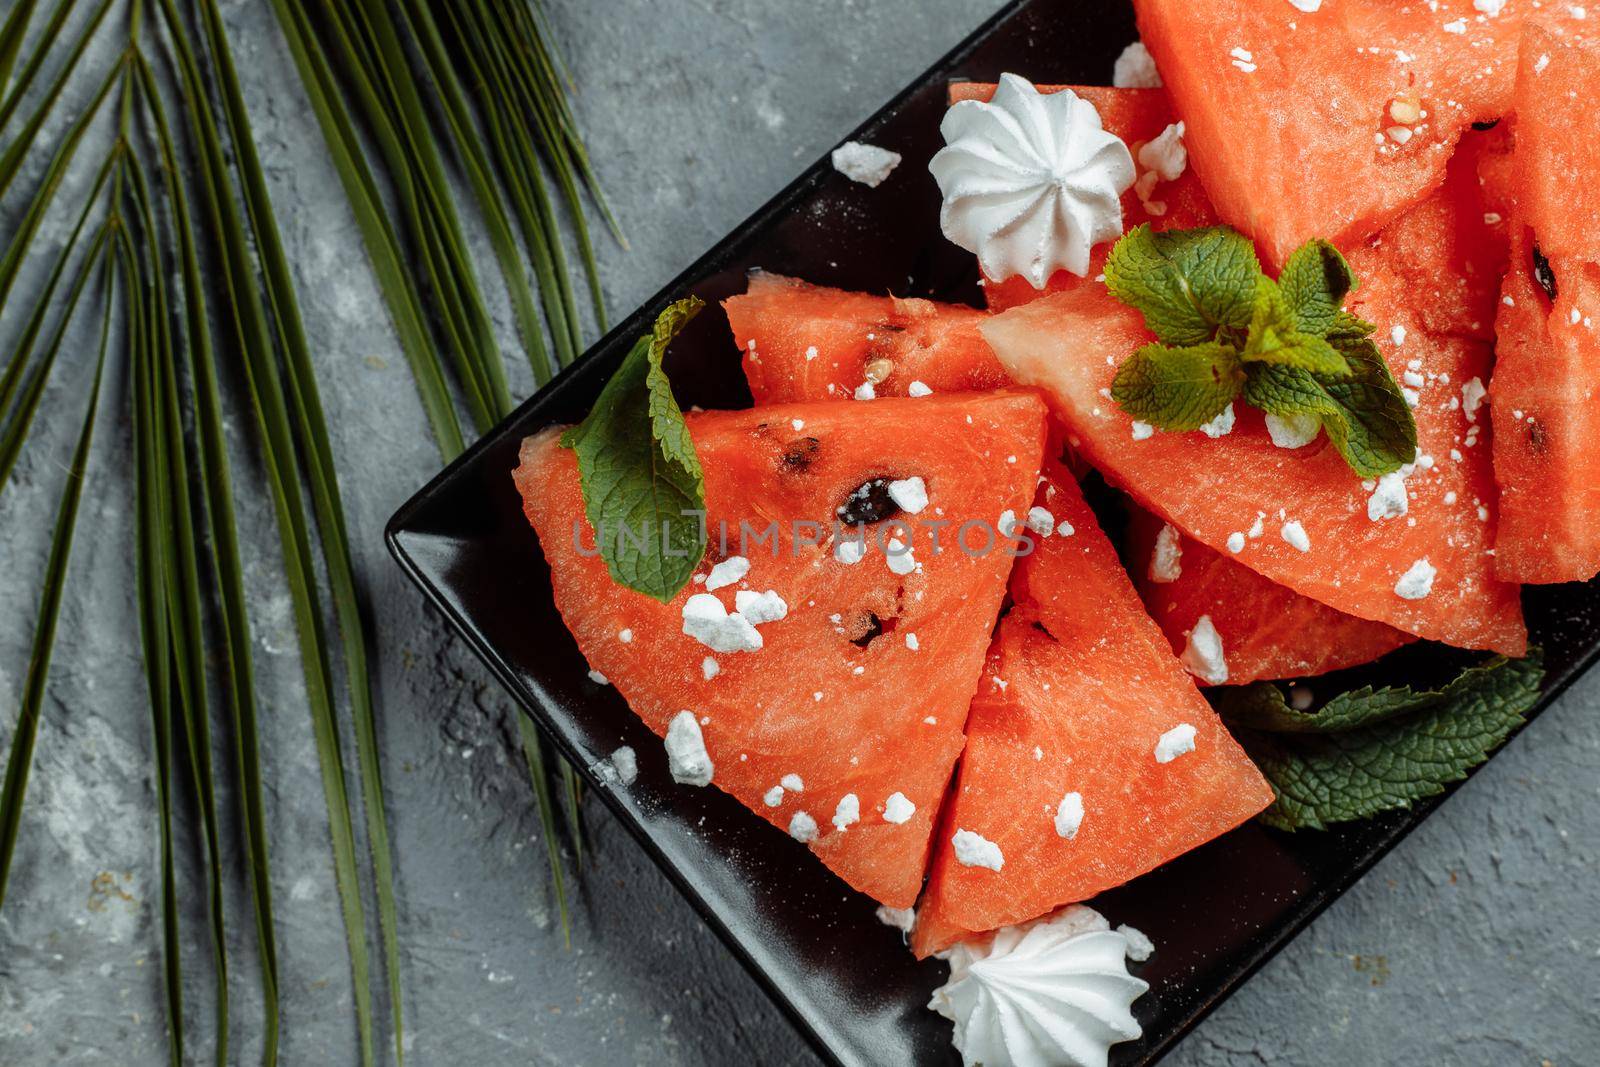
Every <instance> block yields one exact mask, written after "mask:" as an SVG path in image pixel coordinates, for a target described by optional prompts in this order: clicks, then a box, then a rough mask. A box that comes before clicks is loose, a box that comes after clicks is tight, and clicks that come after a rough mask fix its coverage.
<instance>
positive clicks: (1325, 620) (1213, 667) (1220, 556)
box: [1128, 507, 1416, 685]
mask: <svg viewBox="0 0 1600 1067" xmlns="http://www.w3.org/2000/svg"><path fill="white" fill-rule="evenodd" d="M1133 511H1134V515H1133V518H1132V521H1131V522H1130V524H1129V530H1128V539H1129V544H1128V549H1129V554H1128V559H1129V566H1130V569H1131V571H1132V575H1133V580H1134V584H1135V585H1137V586H1138V587H1139V595H1140V596H1141V597H1143V598H1144V604H1145V608H1146V609H1147V610H1148V611H1149V612H1150V617H1151V618H1153V619H1154V620H1155V621H1156V625H1158V626H1160V627H1161V631H1162V633H1164V634H1166V637H1167V641H1168V643H1169V644H1170V645H1171V646H1172V651H1173V654H1174V655H1177V656H1179V657H1185V658H1186V662H1192V663H1193V666H1191V667H1190V673H1191V674H1194V675H1195V678H1196V680H1197V681H1198V682H1199V683H1200V684H1202V685H1222V684H1227V685H1245V684H1247V683H1249V682H1256V681H1261V680H1263V679H1273V678H1306V677H1310V676H1312V675H1317V674H1326V673H1327V672H1328V671H1336V670H1342V669H1343V668H1345V667H1354V666H1357V665H1359V664H1362V663H1368V662H1371V661H1372V660H1375V659H1377V658H1378V657H1379V656H1382V655H1384V654H1385V653H1388V652H1393V651H1394V650H1395V649H1397V648H1399V647H1400V646H1401V645H1404V644H1407V643H1409V642H1411V641H1415V640H1416V638H1414V637H1412V636H1411V635H1410V634H1407V633H1402V632H1400V631H1399V630H1396V629H1395V628H1394V627H1392V626H1387V625H1385V624H1383V623H1381V622H1372V621H1370V620H1367V619H1358V618H1356V617H1355V616H1354V615H1346V614H1345V613H1344V612H1342V611H1335V610H1334V609H1333V608H1330V607H1328V605H1326V604H1323V603H1320V602H1318V601H1315V600H1312V599H1311V598H1310V597H1306V596H1301V595H1300V594H1299V593H1296V592H1295V591H1294V590H1292V589H1289V588H1288V587H1286V586H1282V585H1279V584H1278V583H1277V582H1274V581H1272V580H1270V579H1268V578H1265V577H1263V576H1262V575H1259V574H1257V573H1256V572H1255V571H1253V570H1251V569H1250V568H1249V567H1246V566H1244V565H1243V564H1240V563H1237V562H1235V561H1234V560H1232V559H1230V558H1228V556H1227V555H1226V554H1224V553H1221V552H1213V551H1212V550H1211V549H1209V548H1207V547H1206V546H1205V545H1202V544H1201V543H1200V542H1198V541H1196V540H1194V539H1193V538H1190V537H1186V536H1184V535H1183V534H1182V533H1180V532H1179V531H1178V530H1177V528H1176V527H1174V526H1171V525H1169V524H1167V523H1165V522H1162V521H1161V520H1160V519H1158V518H1156V517H1155V516H1154V515H1151V514H1150V513H1149V512H1147V511H1144V510H1143V509H1140V508H1137V507H1135V508H1134V509H1133ZM1202 620H1205V621H1204V623H1203V624H1202ZM1197 626H1200V627H1202V636H1201V637H1200V638H1199V639H1196V638H1194V637H1193V635H1194V633H1195V628H1196V627H1197ZM1207 627H1208V628H1209V630H1207V629H1206V628H1207ZM1209 635H1214V640H1215V644H1216V654H1214V655H1213V654H1211V653H1210V652H1209V651H1208V652H1207V653H1206V654H1205V655H1204V656H1202V657H1200V658H1199V659H1198V660H1196V656H1197V652H1196V649H1203V648H1206V646H1205V645H1204V644H1203V643H1202V644H1199V645H1195V644H1194V642H1195V641H1196V640H1199V641H1201V642H1204V641H1206V640H1212V637H1211V636H1209Z"/></svg>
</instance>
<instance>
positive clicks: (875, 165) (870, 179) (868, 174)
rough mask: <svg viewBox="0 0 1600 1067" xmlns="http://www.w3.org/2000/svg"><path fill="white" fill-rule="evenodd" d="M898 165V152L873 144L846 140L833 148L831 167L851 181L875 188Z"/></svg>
mask: <svg viewBox="0 0 1600 1067" xmlns="http://www.w3.org/2000/svg"><path fill="white" fill-rule="evenodd" d="M899 165H900V153H899V152H891V151H889V150H888V149H887V148H879V147H878V146H877V145H875V144H863V143H862V142H860V141H846V142H845V143H844V144H842V145H840V146H839V147H838V148H835V149H834V150H833V169H834V170H836V171H838V172H839V173H840V174H843V175H844V176H845V177H846V178H849V179H850V180H851V181H853V182H860V183H861V184H862V185H865V186H867V187H868V188H871V189H876V188H877V187H878V186H879V185H881V184H882V183H883V180H884V179H885V178H887V177H888V176H889V174H890V172H892V171H893V170H894V168H896V167H898V166H899Z"/></svg>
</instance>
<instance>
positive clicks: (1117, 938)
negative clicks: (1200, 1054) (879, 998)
mask: <svg viewBox="0 0 1600 1067" xmlns="http://www.w3.org/2000/svg"><path fill="white" fill-rule="evenodd" d="M1128 947H1129V941H1128V938H1126V937H1125V936H1124V935H1122V934H1121V933H1118V932H1117V931H1114V930H1112V929H1110V927H1109V924H1108V923H1107V922H1106V920H1105V919H1104V918H1103V917H1102V916H1101V915H1100V914H1099V913H1098V912H1096V911H1094V910H1093V909H1092V908H1086V907H1084V906H1082V905H1078V904H1075V905H1072V906H1071V907H1067V908H1063V909H1062V910H1061V911H1058V912H1056V913H1055V914H1053V915H1050V916H1047V917H1045V918H1043V919H1038V920H1035V921H1034V922H1031V923H1026V924H1024V925H1021V926H1008V927H1005V928H1004V929H1001V930H997V931H996V932H995V933H994V934H992V935H990V936H988V937H984V938H979V939H976V940H974V941H963V942H961V943H960V944H958V945H956V946H955V947H954V948H952V949H951V950H950V952H949V960H950V980H949V981H948V982H946V983H945V984H944V985H942V986H940V987H939V988H938V989H937V990H935V991H934V994H933V999H932V1000H931V1001H930V1002H929V1003H928V1007H929V1008H931V1009H933V1010H934V1011H936V1012H938V1013H939V1014H940V1015H943V1016H944V1017H945V1018H947V1019H950V1020H952V1021H954V1023H955V1046H956V1048H957V1049H958V1050H960V1052H961V1055H962V1058H963V1059H964V1060H965V1062H966V1063H967V1064H968V1065H969V1067H972V1065H976V1064H982V1065H983V1067H1105V1063H1106V1060H1107V1057H1108V1055H1109V1054H1110V1049H1111V1046H1112V1045H1114V1044H1116V1043H1117V1042H1119V1041H1132V1040H1134V1039H1135V1038H1137V1037H1138V1036H1139V1034H1140V1029H1139V1024H1138V1023H1137V1022H1135V1021H1134V1018H1133V1013H1132V1011H1131V1010H1130V1008H1131V1006H1132V1004H1133V1002H1134V1001H1135V1000H1137V999H1138V998H1139V997H1140V996H1141V995H1142V994H1143V993H1144V992H1145V990H1147V989H1149V988H1150V987H1149V986H1148V985H1147V984H1146V983H1145V982H1143V981H1141V980H1140V979H1138V978H1135V977H1133V976H1132V975H1130V974H1129V973H1128V969H1127V965H1126V964H1125V963H1124V962H1123V961H1124V957H1125V956H1126V955H1127V952H1128Z"/></svg>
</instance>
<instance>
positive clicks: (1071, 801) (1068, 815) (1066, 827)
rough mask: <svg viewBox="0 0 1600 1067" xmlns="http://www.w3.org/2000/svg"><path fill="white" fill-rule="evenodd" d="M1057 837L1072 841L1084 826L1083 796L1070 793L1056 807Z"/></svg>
mask: <svg viewBox="0 0 1600 1067" xmlns="http://www.w3.org/2000/svg"><path fill="white" fill-rule="evenodd" d="M1055 821H1056V836H1057V837H1064V838H1066V839H1067V840H1068V841H1071V840H1072V839H1073V838H1074V837H1077V836H1078V827H1080V826H1082V825H1083V794H1081V793H1068V794H1067V795H1066V796H1064V797H1062V798H1061V803H1059V804H1057V805H1056V820H1055Z"/></svg>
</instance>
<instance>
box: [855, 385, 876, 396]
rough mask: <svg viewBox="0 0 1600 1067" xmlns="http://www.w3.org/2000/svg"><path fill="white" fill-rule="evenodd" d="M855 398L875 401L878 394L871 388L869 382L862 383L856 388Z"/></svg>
mask: <svg viewBox="0 0 1600 1067" xmlns="http://www.w3.org/2000/svg"><path fill="white" fill-rule="evenodd" d="M855 396H856V399H857V400H875V399H877V396H878V392H877V390H876V389H874V388H872V383H871V382H862V383H861V384H860V385H858V386H856V393H855Z"/></svg>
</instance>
